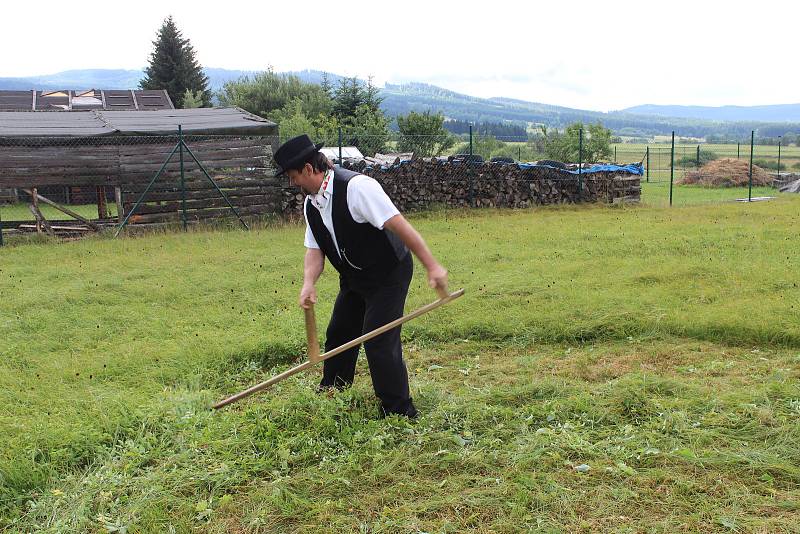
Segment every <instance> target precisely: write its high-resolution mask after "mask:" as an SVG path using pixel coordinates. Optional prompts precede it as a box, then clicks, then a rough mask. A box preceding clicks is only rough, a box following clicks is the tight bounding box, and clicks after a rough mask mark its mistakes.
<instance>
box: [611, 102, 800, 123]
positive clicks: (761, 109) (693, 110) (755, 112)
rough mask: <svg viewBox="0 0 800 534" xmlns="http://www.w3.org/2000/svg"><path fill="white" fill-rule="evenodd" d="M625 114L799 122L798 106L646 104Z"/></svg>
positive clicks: (712, 119) (626, 110) (625, 110)
mask: <svg viewBox="0 0 800 534" xmlns="http://www.w3.org/2000/svg"><path fill="white" fill-rule="evenodd" d="M622 111H623V112H625V113H636V114H641V115H656V116H659V117H685V118H690V119H703V120H711V121H762V122H800V104H777V105H772V106H719V107H712V106H658V105H654V104H647V105H643V106H634V107H631V108H626V109H623V110H622Z"/></svg>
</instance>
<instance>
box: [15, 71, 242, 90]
mask: <svg viewBox="0 0 800 534" xmlns="http://www.w3.org/2000/svg"><path fill="white" fill-rule="evenodd" d="M203 72H205V74H206V76H208V82H209V86H210V88H211V90H212V91H216V90H219V89H222V86H223V85H224V84H225V82H227V81H229V80H236V79H238V78H239V77H241V76H243V75H246V74H254V73H255V72H256V71H245V70H229V69H203ZM143 77H144V70H143V69H137V70H124V69H82V70H65V71H63V72H57V73H55V74H47V75H44V76H29V77H27V78H0V89H10V90H17V91H28V90H31V89H39V90H42V91H56V90H59V89H135V88H137V87H139V80H141V79H142V78H143Z"/></svg>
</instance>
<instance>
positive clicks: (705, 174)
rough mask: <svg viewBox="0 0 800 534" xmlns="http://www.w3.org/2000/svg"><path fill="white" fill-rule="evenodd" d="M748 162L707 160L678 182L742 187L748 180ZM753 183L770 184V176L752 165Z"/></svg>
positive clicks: (731, 159) (708, 185) (739, 160)
mask: <svg viewBox="0 0 800 534" xmlns="http://www.w3.org/2000/svg"><path fill="white" fill-rule="evenodd" d="M749 172H750V163H749V162H748V161H746V160H742V159H734V158H722V159H717V160H714V161H709V162H708V163H706V164H705V165H703V166H702V167H701V168H700V170H697V171H687V172H686V174H685V175H684V177H683V179H682V180H679V181H678V183H679V184H684V185H687V184H696V185H704V186H706V187H742V186H746V185H748V182H749V179H750V177H749ZM753 185H772V177H771V176H770V175H769V174H767V172H766V171H765V170H764V169H762V168H761V167H757V166H756V165H753Z"/></svg>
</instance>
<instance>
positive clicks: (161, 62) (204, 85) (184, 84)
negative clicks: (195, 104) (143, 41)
mask: <svg viewBox="0 0 800 534" xmlns="http://www.w3.org/2000/svg"><path fill="white" fill-rule="evenodd" d="M139 86H140V87H141V88H142V89H166V90H167V93H169V97H170V98H171V99H172V103H173V104H175V107H176V108H181V107H183V99H184V97H185V95H186V91H187V90H189V91H192V92H193V93H194V92H199V93H200V95H201V98H202V102H203V106H210V105H211V92H210V91H209V90H208V77H207V76H206V75H205V74H203V68H202V67H201V66H200V64H199V63H198V62H197V59H196V58H195V52H194V48H193V47H192V45H191V43H190V42H189V39H184V38H183V36H182V35H181V32H180V30H178V27H177V26H176V25H175V22H174V21H173V20H172V16H169V17H167V18H166V19H165V20H164V22H163V24H162V25H161V28H160V29H159V30H158V35H157V37H156V40H155V41H153V52H152V53H151V54H150V65H149V66H148V67H147V68H146V69H145V76H144V78H142V80H141V81H139Z"/></svg>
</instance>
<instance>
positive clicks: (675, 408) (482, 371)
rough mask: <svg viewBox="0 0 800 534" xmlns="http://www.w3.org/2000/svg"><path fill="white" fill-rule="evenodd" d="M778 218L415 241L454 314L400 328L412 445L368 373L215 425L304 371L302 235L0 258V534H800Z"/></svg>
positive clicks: (793, 233)
mask: <svg viewBox="0 0 800 534" xmlns="http://www.w3.org/2000/svg"><path fill="white" fill-rule="evenodd" d="M703 194H705V193H704V192H703ZM799 208H800V198H797V197H796V196H795V197H792V198H780V199H778V200H775V201H771V202H764V203H754V204H738V203H721V204H714V205H707V206H701V207H679V206H676V207H673V208H671V209H667V208H659V207H647V206H644V207H624V208H608V207H602V206H596V207H586V206H583V207H560V208H545V209H536V210H521V211H492V210H481V211H474V212H460V211H457V212H456V211H441V212H433V213H428V214H420V215H417V216H415V217H414V218H413V222H414V224H415V225H416V226H417V227H418V228H419V229H420V230H421V232H422V233H423V234H424V235H425V236H426V238H427V239H428V241H429V243H430V245H431V247H432V248H433V249H434V250H435V251H436V252H437V253H438V255H439V256H440V259H441V261H442V262H443V263H444V264H445V265H446V266H447V267H448V268H449V269H450V271H451V280H452V285H453V287H465V288H466V289H467V295H466V296H465V297H464V298H462V299H460V300H459V301H456V302H455V303H453V304H451V305H449V306H447V307H444V308H442V309H441V310H439V311H436V312H434V313H432V314H431V315H428V316H426V317H424V318H420V319H418V320H416V321H413V322H411V323H409V324H408V325H407V327H406V328H404V339H405V348H406V359H407V362H408V366H409V371H410V374H411V384H412V391H413V395H414V397H415V400H416V404H417V406H418V408H419V409H420V411H421V414H422V415H421V417H420V419H419V420H417V421H416V422H413V423H409V422H408V421H405V420H402V419H396V418H390V419H387V420H380V419H378V418H377V417H376V414H377V404H376V401H375V400H374V398H373V395H372V391H371V385H370V381H369V376H368V373H367V370H366V366H365V364H364V362H363V361H362V362H360V367H359V371H358V376H357V382H356V385H355V386H354V387H353V388H352V389H351V390H349V391H346V392H342V393H339V394H336V395H333V396H328V395H318V394H316V393H314V385H315V383H316V381H317V380H318V374H317V372H311V373H309V374H306V375H301V376H299V377H298V378H292V379H289V380H287V381H285V382H283V383H281V384H280V385H279V386H278V387H276V388H275V389H274V390H272V391H270V392H268V393H265V394H262V395H259V396H256V397H252V398H250V399H248V400H246V401H243V402H241V403H239V404H237V405H234V406H232V407H231V408H230V409H226V410H225V411H222V412H219V413H211V412H210V411H209V410H208V406H209V404H210V403H212V402H213V401H215V400H218V399H220V398H222V397H224V396H226V395H228V394H231V393H233V392H235V391H238V390H239V389H242V388H244V387H246V386H249V385H251V384H253V383H256V382H258V381H260V380H262V379H264V378H266V377H268V376H271V375H272V374H273V373H275V372H276V371H279V370H282V369H285V368H286V367H288V366H289V365H291V364H292V363H295V362H296V361H297V358H298V357H299V356H300V355H301V354H302V353H303V348H304V342H305V336H304V332H303V319H302V314H301V313H300V311H299V309H298V308H297V307H296V304H295V299H296V295H297V292H298V289H299V285H298V284H299V283H300V281H301V269H300V264H301V261H302V254H303V250H302V247H301V242H302V228H301V227H298V226H293V225H287V226H275V227H268V228H263V229H260V230H257V231H252V232H242V231H237V230H232V231H205V232H192V233H189V234H179V233H175V234H154V235H149V236H144V237H138V238H127V239H123V240H116V241H115V240H109V239H103V238H97V239H86V240H82V241H78V242H70V243H62V244H58V245H54V244H52V243H47V242H44V243H41V244H19V245H16V246H11V247H7V248H5V249H0V295H2V298H0V355H2V358H0V384H2V385H0V400H1V401H2V403H1V405H2V408H0V450H1V451H2V452H0V529H3V528H4V529H6V530H8V531H10V532H33V531H36V532H128V533H133V532H219V533H222V532H307V531H311V532H385V533H396V532H480V533H490V532H496V533H500V532H503V533H506V532H507V533H512V532H520V531H532V532H677V531H689V532H764V533H767V532H770V533H772V532H797V531H798V528H797V525H798V524H800V385H798V384H799V382H798V378H800V290H799V289H798V287H797V284H798V281H797V272H798V269H799V268H800V247H797V246H796V239H797V227H798V221H799V218H798V213H799V212H800V211H799ZM319 291H320V302H319V304H318V309H317V317H318V319H319V321H320V330H321V332H324V323H325V321H326V319H327V317H328V316H329V313H330V309H331V303H332V300H333V298H334V296H335V294H336V277H335V276H334V275H333V273H331V272H326V273H325V274H323V277H322V279H321V281H320V284H319ZM433 299H434V295H433V293H432V292H431V291H430V289H428V288H426V287H425V286H424V278H423V273H422V272H420V271H419V270H418V271H417V272H416V273H415V280H414V283H413V284H412V289H411V293H410V295H409V302H408V304H407V309H409V310H410V309H414V308H416V307H418V306H420V305H422V304H424V303H427V302H429V301H431V300H433Z"/></svg>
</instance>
